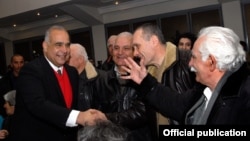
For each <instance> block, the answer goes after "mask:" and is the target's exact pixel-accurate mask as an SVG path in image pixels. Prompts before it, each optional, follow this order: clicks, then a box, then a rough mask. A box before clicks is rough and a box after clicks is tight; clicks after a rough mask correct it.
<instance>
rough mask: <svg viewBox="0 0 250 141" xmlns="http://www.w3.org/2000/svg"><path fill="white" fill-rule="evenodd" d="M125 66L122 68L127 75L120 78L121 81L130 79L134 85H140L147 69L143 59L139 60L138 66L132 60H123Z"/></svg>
mask: <svg viewBox="0 0 250 141" xmlns="http://www.w3.org/2000/svg"><path fill="white" fill-rule="evenodd" d="M124 62H125V64H126V66H122V68H123V69H124V70H125V71H126V72H128V74H129V75H127V76H121V78H122V79H132V80H133V81H134V82H135V83H137V84H140V83H141V81H142V80H143V79H144V78H145V77H146V75H147V74H148V72H147V69H146V67H145V65H144V58H143V57H142V58H141V61H140V65H138V64H137V63H136V62H135V61H134V60H133V59H132V58H130V57H128V58H126V59H124Z"/></svg>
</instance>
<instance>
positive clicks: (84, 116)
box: [76, 109, 108, 126]
mask: <svg viewBox="0 0 250 141" xmlns="http://www.w3.org/2000/svg"><path fill="white" fill-rule="evenodd" d="M107 120H108V119H107V117H106V116H105V114H104V113H103V112H101V111H99V110H96V109H89V110H86V111H83V112H82V111H81V112H80V113H79V115H78V117H77V120H76V123H77V124H79V125H82V126H87V125H88V126H92V125H96V123H97V122H100V121H107Z"/></svg>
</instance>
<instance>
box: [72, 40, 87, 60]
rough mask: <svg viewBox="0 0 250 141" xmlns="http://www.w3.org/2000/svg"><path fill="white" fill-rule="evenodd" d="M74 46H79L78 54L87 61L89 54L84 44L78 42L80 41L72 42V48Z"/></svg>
mask: <svg viewBox="0 0 250 141" xmlns="http://www.w3.org/2000/svg"><path fill="white" fill-rule="evenodd" d="M72 47H76V48H77V55H79V56H83V57H84V59H85V60H86V61H87V60H88V54H87V52H86V49H85V47H84V46H82V45H81V44H78V43H71V44H70V48H72Z"/></svg>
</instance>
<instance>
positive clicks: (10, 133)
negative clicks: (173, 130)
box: [0, 23, 250, 141]
mask: <svg viewBox="0 0 250 141" xmlns="http://www.w3.org/2000/svg"><path fill="white" fill-rule="evenodd" d="M42 48H43V54H44V55H42V56H40V57H38V58H36V59H34V60H33V61H30V62H29V63H26V64H24V57H23V56H22V55H20V54H14V55H13V57H12V58H11V62H10V64H11V70H10V72H8V73H7V74H6V75H5V76H4V77H3V78H1V79H0V84H1V86H0V92H1V96H0V100H1V103H0V104H1V108H2V109H1V116H2V117H3V119H4V120H3V123H1V125H3V127H2V128H1V130H0V139H5V140H10V141H19V140H20V141H23V140H25V141H33V140H36V141H44V140H60V141H95V140H100V139H101V140H104V141H106V140H107V141H158V140H159V135H160V134H161V133H160V132H159V126H160V125H249V124H250V105H249V104H248V103H249V101H250V91H249V88H248V86H249V85H250V76H249V69H248V68H247V63H246V51H244V49H243V47H242V45H241V43H240V39H239V37H238V36H237V35H236V34H235V32H234V31H233V30H231V29H229V28H226V27H220V26H209V27H204V28H203V29H201V30H200V32H199V34H198V36H197V37H196V36H195V34H192V33H183V34H180V35H179V36H178V37H177V38H176V41H175V42H169V41H165V39H164V36H163V34H162V31H161V29H160V28H159V27H158V26H157V25H154V24H150V23H146V24H143V25H141V26H139V27H137V28H136V29H135V31H134V32H133V33H130V32H128V31H124V32H121V33H119V34H117V35H111V36H110V37H109V38H108V40H107V49H108V58H107V60H105V62H104V63H103V64H102V65H101V66H100V67H98V68H97V67H95V66H94V65H93V64H92V63H91V62H90V61H89V58H88V54H87V52H86V50H85V48H84V46H82V45H81V44H78V43H71V41H70V37H69V33H68V31H67V30H66V29H65V28H64V27H63V26H59V25H54V26H51V27H50V28H49V29H47V30H46V32H45V36H44V41H43V43H42ZM135 57H136V58H139V59H136V60H135ZM204 99H205V101H204ZM203 103H204V104H203ZM203 105H204V106H203Z"/></svg>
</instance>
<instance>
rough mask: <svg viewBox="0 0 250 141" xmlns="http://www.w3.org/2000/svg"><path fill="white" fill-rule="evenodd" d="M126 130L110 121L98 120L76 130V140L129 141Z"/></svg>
mask: <svg viewBox="0 0 250 141" xmlns="http://www.w3.org/2000/svg"><path fill="white" fill-rule="evenodd" d="M127 135H128V130H127V129H125V128H123V127H121V126H118V125H116V124H114V123H112V122H110V121H105V122H103V121H102V122H98V123H97V124H96V125H94V126H86V127H84V128H82V129H80V130H79V131H78V141H129V140H128V137H127Z"/></svg>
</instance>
